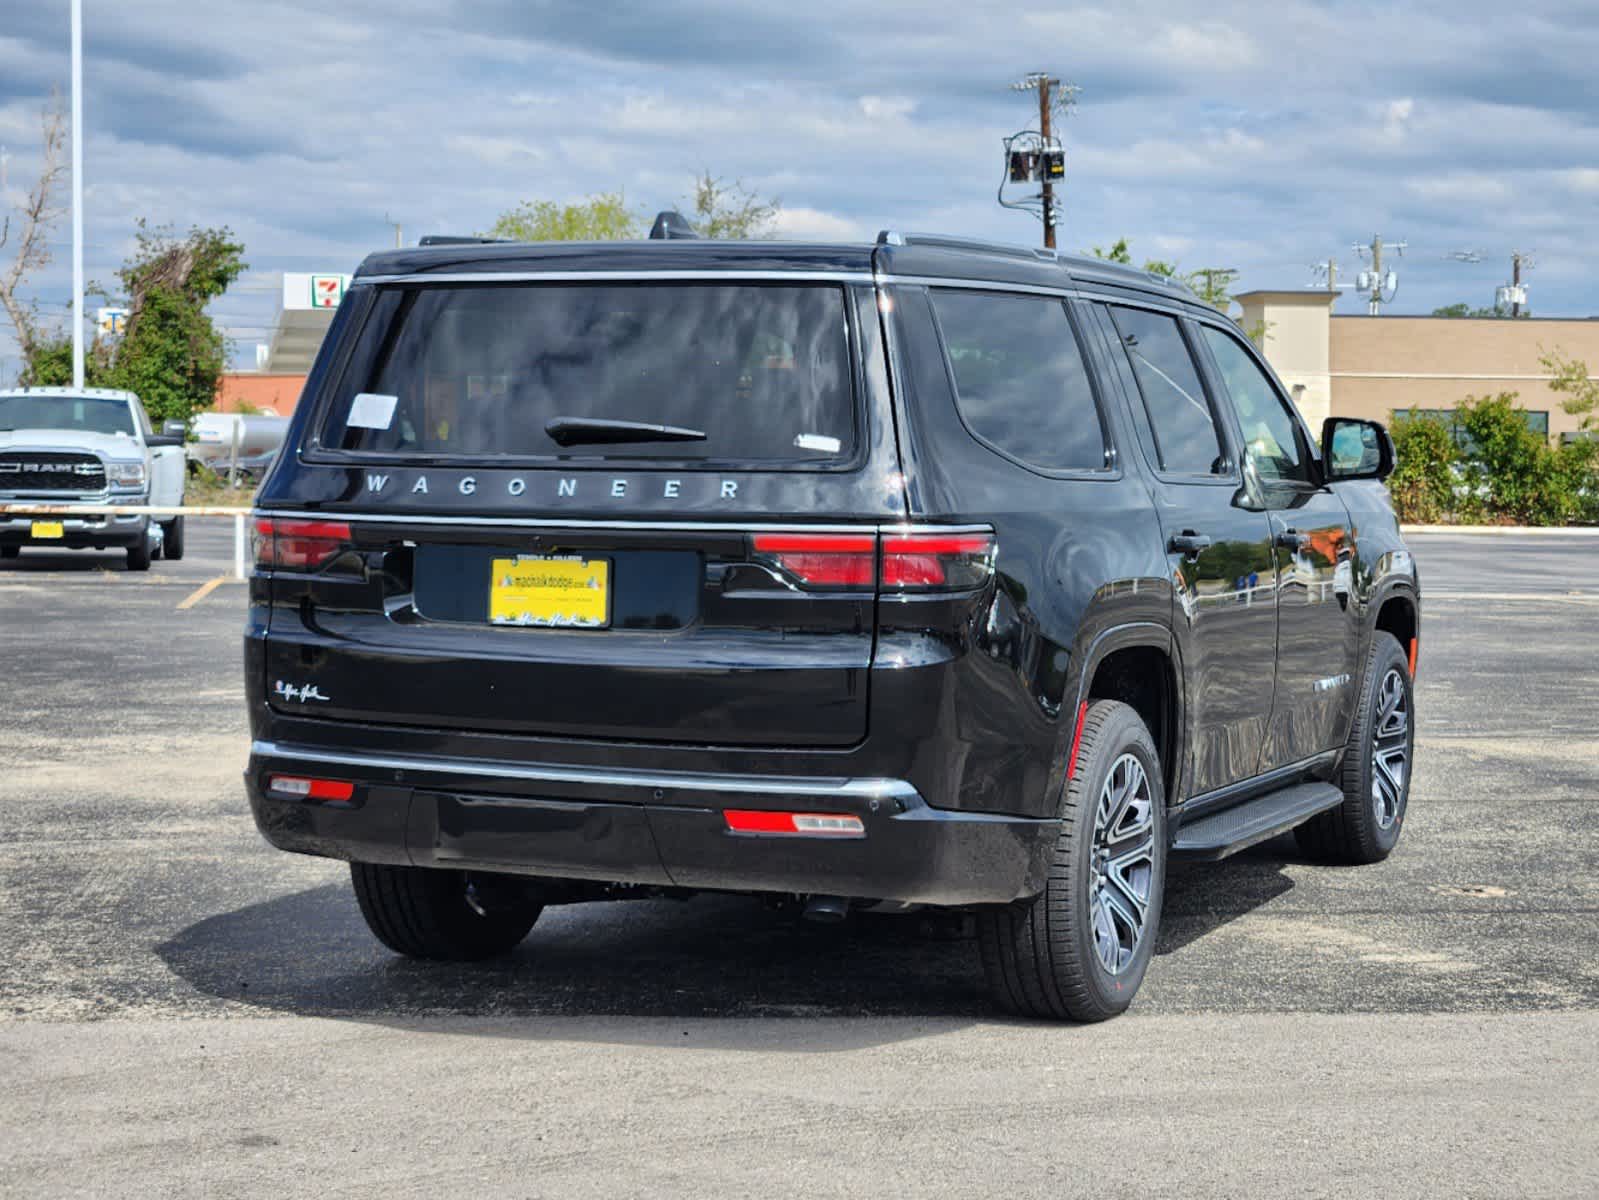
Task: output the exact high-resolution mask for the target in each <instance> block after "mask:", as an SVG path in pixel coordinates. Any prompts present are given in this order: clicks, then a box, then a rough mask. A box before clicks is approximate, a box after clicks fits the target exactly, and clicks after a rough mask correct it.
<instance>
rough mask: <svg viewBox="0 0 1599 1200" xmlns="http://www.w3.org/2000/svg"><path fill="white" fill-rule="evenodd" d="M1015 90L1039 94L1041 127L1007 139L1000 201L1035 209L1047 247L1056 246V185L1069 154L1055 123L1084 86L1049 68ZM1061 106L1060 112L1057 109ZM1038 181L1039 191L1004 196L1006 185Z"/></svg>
mask: <svg viewBox="0 0 1599 1200" xmlns="http://www.w3.org/2000/svg"><path fill="white" fill-rule="evenodd" d="M1010 88H1011V91H1013V92H1032V91H1036V92H1037V93H1038V128H1037V129H1024V130H1022V131H1021V132H1020V133H1013V134H1012V135H1011V136H1010V137H1008V138H1004V139H1003V142H1004V146H1005V173H1004V174H1003V175H1002V176H1001V177H1000V184H999V195H998V197H997V199H998V200H999V204H1000V207H1002V208H1018V209H1022V210H1024V211H1026V212H1034V211H1036V212H1037V213H1038V215H1039V217H1040V218H1041V219H1042V221H1043V223H1044V249H1046V250H1053V249H1054V248H1055V226H1056V224H1057V223H1058V216H1059V214H1058V212H1057V209H1056V200H1055V185H1056V183H1058V182H1063V181H1064V180H1065V177H1066V155H1065V151H1064V150H1062V149H1061V145H1060V143H1059V142H1058V141H1056V140H1055V135H1054V132H1053V126H1054V123H1055V119H1056V117H1062V118H1064V117H1065V115H1066V114H1067V113H1068V112H1069V111H1070V110H1071V107H1072V105H1073V104H1074V103H1075V102H1076V98H1077V93H1078V92H1079V91H1081V90H1082V89H1080V88H1078V87H1077V86H1076V85H1075V84H1070V83H1062V82H1061V81H1060V80H1059V79H1056V78H1054V77H1053V76H1051V75H1050V74H1049V73H1048V72H1047V71H1034V72H1032V73H1031V74H1028V75H1025V76H1023V77H1022V78H1021V79H1018V80H1017V81H1016V82H1015V83H1013V84H1011V85H1010ZM1056 109H1059V110H1060V111H1059V112H1056V111H1055V110H1056ZM1006 182H1010V183H1013V184H1027V183H1037V184H1039V185H1040V186H1039V189H1038V191H1037V192H1036V193H1035V194H1033V195H1031V196H1025V197H1023V198H1022V199H1019V200H1007V199H1006V198H1005V184H1006Z"/></svg>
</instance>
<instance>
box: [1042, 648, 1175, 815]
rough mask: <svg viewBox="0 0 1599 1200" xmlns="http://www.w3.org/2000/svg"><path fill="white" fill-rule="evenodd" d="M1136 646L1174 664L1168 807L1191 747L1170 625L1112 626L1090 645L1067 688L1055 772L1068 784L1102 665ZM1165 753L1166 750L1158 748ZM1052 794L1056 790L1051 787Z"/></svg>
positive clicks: (1079, 661) (1172, 801)
mask: <svg viewBox="0 0 1599 1200" xmlns="http://www.w3.org/2000/svg"><path fill="white" fill-rule="evenodd" d="M1134 647H1147V648H1149V649H1152V650H1159V651H1160V652H1161V653H1162V654H1164V655H1165V656H1166V657H1167V658H1168V659H1169V660H1170V661H1171V664H1172V682H1173V688H1172V708H1173V712H1172V722H1171V724H1172V728H1171V730H1170V737H1169V740H1170V743H1171V744H1170V747H1169V748H1170V750H1171V751H1172V752H1173V753H1174V755H1175V759H1176V761H1175V762H1172V763H1170V764H1168V771H1167V775H1168V778H1169V781H1170V786H1169V788H1168V791H1169V794H1168V795H1167V797H1166V803H1167V805H1168V806H1170V805H1171V804H1173V803H1175V800H1174V799H1173V797H1174V796H1176V795H1180V794H1181V789H1182V787H1183V783H1184V776H1185V775H1186V773H1187V766H1188V755H1187V754H1185V753H1184V752H1183V749H1184V747H1186V746H1188V745H1189V742H1190V738H1189V730H1188V704H1187V696H1186V690H1187V678H1186V675H1185V673H1184V671H1183V662H1182V649H1181V647H1180V646H1179V644H1178V640H1177V637H1176V634H1175V633H1174V632H1173V631H1172V628H1171V626H1170V625H1166V624H1164V623H1162V622H1159V621H1129V622H1125V623H1123V624H1120V625H1112V626H1110V627H1109V628H1108V629H1102V630H1100V631H1099V633H1097V634H1096V635H1095V636H1094V639H1093V641H1091V642H1089V643H1088V646H1087V648H1086V649H1085V650H1084V651H1083V652H1082V655H1081V657H1080V658H1079V659H1078V661H1077V670H1076V673H1075V683H1074V684H1073V685H1071V686H1069V687H1068V688H1067V692H1068V694H1070V695H1071V696H1072V705H1071V709H1070V711H1069V716H1068V719H1067V720H1066V721H1063V722H1062V723H1061V734H1062V736H1061V739H1060V742H1059V744H1058V745H1057V747H1056V753H1055V766H1054V768H1053V769H1054V771H1055V772H1058V773H1059V775H1060V786H1062V787H1064V786H1065V783H1066V771H1065V767H1066V758H1067V756H1068V754H1069V753H1070V751H1069V747H1070V745H1071V742H1072V740H1073V739H1074V738H1075V736H1076V733H1077V722H1078V719H1079V717H1080V715H1081V713H1082V711H1083V705H1084V703H1085V702H1086V701H1087V699H1088V685H1089V682H1090V681H1091V680H1092V679H1093V678H1094V675H1095V673H1096V672H1097V671H1098V670H1099V667H1100V664H1102V663H1103V662H1104V661H1105V659H1107V658H1108V657H1110V656H1111V655H1112V654H1114V653H1115V652H1116V651H1118V650H1127V649H1131V648H1134ZM1159 749H1161V750H1162V752H1165V751H1166V750H1167V749H1168V748H1167V747H1159ZM1051 790H1052V794H1053V791H1054V789H1053V788H1052V789H1051Z"/></svg>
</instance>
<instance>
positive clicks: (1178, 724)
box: [1062, 622, 1186, 806]
mask: <svg viewBox="0 0 1599 1200" xmlns="http://www.w3.org/2000/svg"><path fill="white" fill-rule="evenodd" d="M1179 656H1180V651H1179V650H1178V647H1177V643H1176V639H1175V638H1173V636H1172V632H1171V630H1170V628H1168V627H1167V626H1165V625H1161V624H1157V623H1155V622H1135V623H1130V624H1126V625H1118V626H1114V627H1113V628H1110V629H1106V630H1104V631H1102V632H1101V633H1100V634H1099V635H1098V636H1097V637H1096V638H1095V639H1094V641H1093V642H1092V643H1091V644H1090V645H1089V647H1088V649H1087V651H1085V652H1084V655H1083V660H1082V672H1081V674H1080V675H1079V676H1078V680H1077V692H1076V703H1075V704H1074V705H1073V714H1072V715H1073V719H1072V721H1071V722H1070V725H1071V730H1070V733H1071V734H1072V735H1075V733H1076V728H1077V724H1078V721H1079V720H1080V719H1081V716H1082V713H1083V706H1084V705H1085V704H1087V703H1088V702H1090V701H1093V700H1119V701H1121V702H1122V703H1123V704H1126V705H1128V706H1129V707H1130V708H1132V709H1133V710H1134V711H1135V712H1137V713H1138V715H1139V717H1140V718H1142V720H1143V722H1144V725H1145V726H1146V727H1147V728H1148V729H1149V733H1150V737H1152V738H1153V739H1154V742H1155V750H1156V752H1157V753H1158V754H1159V755H1160V765H1161V776H1162V782H1163V784H1164V785H1165V791H1166V803H1167V805H1168V806H1170V805H1171V804H1173V803H1175V797H1176V796H1177V795H1178V794H1179V791H1178V789H1179V788H1180V786H1181V783H1182V778H1181V771H1182V767H1183V764H1184V762H1185V761H1186V756H1185V755H1184V754H1182V753H1181V747H1182V746H1183V744H1184V737H1183V733H1184V720H1185V707H1184V696H1183V672H1182V666H1181V662H1180V658H1179ZM1064 767H1065V762H1064V759H1063V760H1062V778H1063V782H1064Z"/></svg>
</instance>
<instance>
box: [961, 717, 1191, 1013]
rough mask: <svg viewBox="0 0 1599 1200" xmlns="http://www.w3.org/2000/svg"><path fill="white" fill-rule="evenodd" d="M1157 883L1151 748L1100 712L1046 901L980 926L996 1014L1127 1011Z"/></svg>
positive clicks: (1146, 954) (1156, 917) (1068, 805)
mask: <svg viewBox="0 0 1599 1200" xmlns="http://www.w3.org/2000/svg"><path fill="white" fill-rule="evenodd" d="M1165 875H1166V794H1165V789H1164V787H1163V786H1162V783H1161V773H1160V760H1159V757H1158V756H1157V754H1156V753H1155V743H1154V741H1153V739H1151V738H1150V736H1149V730H1148V729H1146V728H1145V727H1144V722H1143V721H1142V720H1141V719H1140V718H1139V716H1138V713H1137V712H1136V711H1135V710H1134V709H1132V708H1130V707H1129V706H1128V705H1125V704H1121V703H1119V702H1117V701H1114V700H1096V701H1094V702H1093V703H1092V704H1090V705H1089V708H1088V715H1087V717H1086V718H1085V719H1084V721H1083V734H1082V742H1081V744H1080V746H1079V749H1078V755H1077V771H1076V773H1075V774H1074V775H1073V776H1072V778H1071V779H1069V780H1067V781H1066V787H1065V791H1064V794H1063V795H1062V797H1061V804H1060V833H1059V834H1058V835H1057V837H1056V840H1055V846H1054V852H1053V859H1052V861H1051V863H1050V868H1049V879H1048V882H1047V883H1046V884H1045V887H1044V890H1043V892H1041V893H1040V894H1039V895H1037V896H1035V897H1033V898H1032V899H1030V900H1026V901H1020V902H1018V903H1015V904H1009V905H1006V906H1004V907H1002V908H993V909H988V910H986V911H984V912H982V913H980V914H979V915H978V918H977V933H978V946H979V948H980V949H981V951H982V956H983V969H984V971H985V973H986V974H987V976H988V983H989V988H990V990H991V991H992V993H993V995H994V999H995V1000H996V1001H997V1002H998V1003H999V1005H1000V1007H1001V1008H1003V1009H1005V1010H1006V1011H1007V1012H1012V1013H1016V1014H1017V1015H1019V1016H1025V1017H1043V1018H1050V1019H1055V1020H1061V1019H1070V1020H1074V1021H1103V1020H1104V1019H1105V1018H1107V1017H1113V1016H1115V1015H1116V1014H1117V1013H1120V1012H1122V1011H1124V1010H1125V1009H1126V1008H1127V1006H1128V1005H1129V1004H1131V1003H1132V1001H1133V996H1134V995H1135V994H1136V993H1137V991H1138V985H1139V984H1140V983H1142V982H1143V978H1144V972H1145V970H1147V969H1148V967H1149V959H1150V955H1151V953H1152V952H1153V950H1154V945H1155V937H1156V934H1157V933H1158V932H1159V926H1160V902H1161V894H1162V891H1163V888H1164V881H1165Z"/></svg>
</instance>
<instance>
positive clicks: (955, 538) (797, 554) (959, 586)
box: [751, 530, 994, 592]
mask: <svg viewBox="0 0 1599 1200" xmlns="http://www.w3.org/2000/svg"><path fill="white" fill-rule="evenodd" d="M751 544H752V546H753V547H754V550H755V555H756V557H757V558H761V559H764V560H766V561H767V562H769V563H771V564H772V565H773V566H775V567H777V568H778V569H780V570H781V571H782V572H783V573H784V574H785V575H787V576H788V577H789V578H791V579H793V580H794V581H795V582H796V583H798V584H800V585H801V586H802V587H807V588H861V587H871V586H872V584H873V583H875V582H881V584H882V586H883V587H885V588H889V589H892V590H894V591H900V592H930V591H949V592H955V591H969V590H971V589H973V588H979V587H982V586H983V585H984V584H985V583H987V582H988V579H989V577H990V576H991V575H992V574H993V573H994V535H993V534H992V533H940V532H938V531H936V530H926V531H920V530H915V531H913V530H902V531H900V532H897V533H891V534H885V535H884V536H883V539H882V543H881V547H879V543H878V539H877V536H876V535H875V534H858V533H758V534H755V535H754V536H753V538H752V539H751ZM879 548H880V549H881V555H880V556H879Z"/></svg>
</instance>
